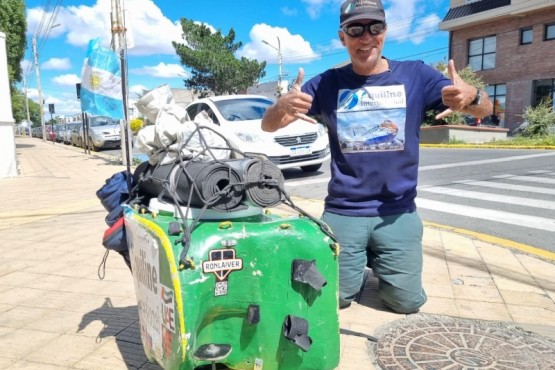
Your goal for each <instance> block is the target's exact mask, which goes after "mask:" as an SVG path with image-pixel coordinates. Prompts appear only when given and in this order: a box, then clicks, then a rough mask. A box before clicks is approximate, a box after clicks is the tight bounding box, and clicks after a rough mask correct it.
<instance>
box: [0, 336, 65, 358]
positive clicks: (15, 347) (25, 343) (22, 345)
mask: <svg viewBox="0 0 555 370" xmlns="http://www.w3.org/2000/svg"><path fill="white" fill-rule="evenodd" d="M58 336H59V335H58V334H55V333H45V332H40V331H34V330H26V329H19V330H13V331H10V332H9V333H4V334H2V335H1V336H0V355H1V356H2V357H7V358H13V359H23V358H24V357H25V356H27V355H28V354H30V353H33V352H34V351H36V350H38V349H40V348H43V347H44V346H46V345H48V344H49V343H51V342H52V341H53V340H55V339H56V338H57V337H58ZM60 348H62V347H60ZM58 350H59V349H58Z"/></svg>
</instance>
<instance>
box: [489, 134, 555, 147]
mask: <svg viewBox="0 0 555 370" xmlns="http://www.w3.org/2000/svg"><path fill="white" fill-rule="evenodd" d="M486 144H487V145H502V146H555V135H549V136H542V137H536V138H531V137H523V136H516V137H512V138H508V139H507V140H494V141H490V142H489V143H486Z"/></svg>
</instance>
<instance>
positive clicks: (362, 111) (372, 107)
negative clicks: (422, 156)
mask: <svg viewBox="0 0 555 370" xmlns="http://www.w3.org/2000/svg"><path fill="white" fill-rule="evenodd" d="M406 118H407V99H406V94H405V87H404V86H403V85H395V86H368V87H364V88H361V89H357V90H340V91H339V96H338V101H337V135H338V138H339V143H340V145H341V151H342V152H343V153H359V152H376V151H388V150H403V149H404V147H405V124H406Z"/></svg>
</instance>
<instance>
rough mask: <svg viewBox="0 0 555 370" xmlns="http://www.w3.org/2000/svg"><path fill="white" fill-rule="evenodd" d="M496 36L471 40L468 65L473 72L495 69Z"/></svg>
mask: <svg viewBox="0 0 555 370" xmlns="http://www.w3.org/2000/svg"><path fill="white" fill-rule="evenodd" d="M495 49H496V38H495V36H489V37H484V38H480V39H474V40H470V42H469V43H468V64H469V65H470V68H472V70H473V71H482V70H484V69H493V68H495Z"/></svg>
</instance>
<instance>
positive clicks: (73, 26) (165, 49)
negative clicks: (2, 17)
mask: <svg viewBox="0 0 555 370" xmlns="http://www.w3.org/2000/svg"><path fill="white" fill-rule="evenodd" d="M125 5H126V8H127V9H128V10H129V11H126V12H125V17H126V27H127V29H128V39H130V40H133V44H134V46H133V47H132V48H130V49H128V54H129V55H159V54H170V55H174V54H175V49H174V48H173V46H172V44H171V42H172V41H178V42H182V38H181V33H182V29H181V24H180V23H179V22H172V21H171V20H170V19H168V18H166V17H165V16H164V15H163V14H162V11H161V10H160V8H158V6H156V4H155V3H154V2H153V1H151V0H128V1H126V3H125ZM110 11H111V0H97V1H96V3H95V4H94V5H92V6H86V5H79V6H67V7H62V8H60V9H59V11H58V16H57V18H56V20H55V23H60V26H59V27H55V28H52V30H51V35H52V37H54V36H56V35H59V34H61V33H65V34H66V41H67V43H68V44H70V45H73V46H80V47H83V49H84V48H85V47H86V46H87V45H88V42H89V40H91V39H95V38H97V37H100V38H101V39H102V44H103V46H108V45H109V44H110V41H111V28H112V27H111V22H110ZM50 16H51V14H47V17H46V19H48V17H50ZM42 17H43V11H42V9H41V8H33V9H29V11H28V15H27V23H28V28H27V29H28V30H30V31H31V30H34V29H36V26H37V24H39V23H40V21H41V19H42Z"/></svg>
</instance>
